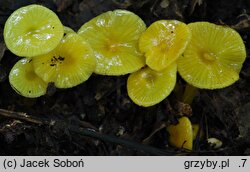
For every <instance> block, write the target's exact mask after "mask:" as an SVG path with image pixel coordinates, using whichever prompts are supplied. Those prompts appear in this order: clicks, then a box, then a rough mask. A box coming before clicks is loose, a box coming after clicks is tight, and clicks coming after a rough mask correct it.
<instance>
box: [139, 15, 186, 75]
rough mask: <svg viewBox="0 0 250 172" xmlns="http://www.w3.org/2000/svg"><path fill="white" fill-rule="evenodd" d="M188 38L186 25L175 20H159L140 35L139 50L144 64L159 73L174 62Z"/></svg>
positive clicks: (183, 48)
mask: <svg viewBox="0 0 250 172" xmlns="http://www.w3.org/2000/svg"><path fill="white" fill-rule="evenodd" d="M190 38H191V32H190V30H189V28H188V27H187V25H186V24H184V23H182V22H180V21H177V20H159V21H156V22H154V23H153V24H151V25H150V26H149V27H148V28H147V30H146V31H145V32H144V33H143V34H142V36H141V37H140V40H139V48H140V50H141V52H143V53H145V56H146V64H147V65H148V66H149V67H150V68H151V69H153V70H156V71H160V70H163V69H164V68H166V67H167V66H168V65H170V64H171V63H173V62H174V61H176V59H177V58H178V57H179V56H180V55H181V54H182V53H183V51H184V50H185V48H186V46H187V44H188V42H189V40H190Z"/></svg>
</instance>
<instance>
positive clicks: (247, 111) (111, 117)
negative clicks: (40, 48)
mask: <svg viewBox="0 0 250 172" xmlns="http://www.w3.org/2000/svg"><path fill="white" fill-rule="evenodd" d="M33 3H36V4H42V5H44V6H46V7H48V8H50V9H52V10H53V11H55V12H56V13H57V14H58V16H59V18H60V19H61V21H62V23H63V24H64V25H66V26H69V27H71V28H73V29H74V30H75V31H77V29H79V28H80V26H81V25H82V24H83V23H84V22H86V21H88V20H90V19H91V18H93V17H95V16H97V15H98V14H101V13H102V12H105V11H108V10H114V9H117V8H120V9H127V10H130V11H133V12H135V13H136V14H138V15H139V16H140V17H141V18H142V19H143V20H144V21H145V22H146V24H147V25H149V24H150V23H152V22H154V21H156V20H159V19H177V20H181V21H184V22H186V23H189V22H193V21H209V22H213V23H217V24H221V25H228V26H230V27H232V28H234V29H236V30H237V31H238V32H239V33H240V34H241V36H242V38H243V40H244V41H245V45H246V48H247V51H248V52H249V45H250V37H249V36H250V32H249V31H250V16H248V14H250V1H249V0H230V1H229V0H190V1H189V0H140V1H135V0H105V1H104V0H53V1H52V0H51V1H48V0H30V1H28V0H22V1H20V0H5V1H0V147H1V149H0V155H250V82H249V81H250V59H249V56H247V59H246V61H245V63H244V66H243V69H242V71H241V74H240V80H239V81H237V82H236V83H235V84H233V85H232V86H230V87H227V88H225V89H220V90H214V91H208V90H199V94H198V95H197V96H196V97H195V99H194V101H193V103H192V105H191V108H192V112H191V111H190V109H189V111H188V113H187V115H189V116H191V117H190V119H191V120H192V122H195V123H199V124H200V125H201V127H202V130H203V132H204V137H203V138H197V139H196V140H195V142H194V143H195V145H194V150H193V151H192V152H189V151H186V150H180V149H175V148H173V147H171V146H169V145H168V141H167V140H168V133H167V131H166V130H165V125H168V124H170V123H174V122H176V119H177V117H178V116H179V115H181V114H182V113H184V112H183V111H184V110H185V108H183V107H187V106H188V105H184V104H182V103H181V102H179V101H178V99H177V98H176V94H175V93H174V92H173V93H172V94H171V95H170V96H169V97H168V98H167V99H166V100H164V101H163V102H161V103H160V104H158V105H156V106H153V107H150V108H142V107H139V106H137V105H135V104H134V103H133V102H132V101H131V100H130V99H129V97H128V95H127V90H126V80H127V77H128V76H121V77H107V76H98V75H92V76H91V78H90V79H89V80H88V81H86V82H85V83H83V84H81V85H79V86H77V87H74V88H71V89H67V90H59V89H57V90H56V89H55V88H54V87H53V85H50V86H49V88H48V93H47V95H46V96H43V97H40V98H37V99H27V98H24V97H22V96H20V95H18V94H17V93H16V92H15V91H14V90H13V89H12V88H11V86H10V84H9V81H8V73H9V71H10V69H11V68H12V66H13V65H14V64H15V62H16V61H17V60H18V59H19V58H18V57H17V56H15V55H13V54H12V53H11V52H10V51H8V50H6V48H5V46H4V41H3V34H2V32H3V27H4V23H5V21H6V19H7V18H8V16H9V15H10V14H11V13H12V12H13V11H14V10H16V9H18V8H19V7H22V6H25V5H28V4H33ZM178 84H179V85H180V86H181V87H183V86H185V82H184V81H183V80H181V78H180V77H179V76H178ZM209 137H215V138H217V139H219V140H221V141H222V142H223V146H222V147H221V148H220V149H213V148H212V147H211V146H209V145H208V144H207V142H206V138H209Z"/></svg>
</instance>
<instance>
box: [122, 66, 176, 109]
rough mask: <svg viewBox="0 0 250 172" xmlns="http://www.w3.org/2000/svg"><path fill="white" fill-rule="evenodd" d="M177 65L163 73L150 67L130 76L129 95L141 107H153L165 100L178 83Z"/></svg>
mask: <svg viewBox="0 0 250 172" xmlns="http://www.w3.org/2000/svg"><path fill="white" fill-rule="evenodd" d="M176 72H177V66H176V63H173V64H171V65H170V66H168V67H167V68H166V69H164V70H162V71H159V72H157V71H154V70H152V69H150V68H149V67H146V68H143V69H140V70H139V71H137V72H135V73H132V74H130V76H129V77H128V81H127V90H128V95H129V97H130V98H131V99H132V101H133V102H134V103H135V104H137V105H139V106H144V107H148V106H153V105H155V104H157V103H159V102H161V101H162V100H163V99H165V98H166V97H167V96H168V95H169V94H170V93H171V91H172V90H173V89H174V86H175V83H176Z"/></svg>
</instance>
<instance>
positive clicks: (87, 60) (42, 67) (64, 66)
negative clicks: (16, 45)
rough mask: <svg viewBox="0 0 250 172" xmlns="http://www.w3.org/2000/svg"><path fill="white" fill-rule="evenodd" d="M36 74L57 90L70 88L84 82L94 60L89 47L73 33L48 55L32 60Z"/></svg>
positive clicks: (93, 67)
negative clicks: (52, 84) (53, 84)
mask: <svg viewBox="0 0 250 172" xmlns="http://www.w3.org/2000/svg"><path fill="white" fill-rule="evenodd" d="M33 64H34V69H35V72H36V74H37V75H38V76H39V77H41V78H42V79H43V80H44V81H45V82H54V83H55V86H56V87H57V88H70V87H74V86H76V85H78V84H80V83H82V82H84V81H86V80H87V79H88V78H89V77H90V75H91V74H92V73H93V71H94V69H95V65H96V60H95V57H94V54H93V51H92V49H91V47H90V46H89V45H88V44H87V43H86V42H84V40H83V39H82V37H80V36H79V35H77V34H75V33H69V34H67V35H66V36H65V37H64V39H63V40H62V41H61V43H60V44H59V45H58V46H57V47H56V48H55V49H54V50H53V51H51V52H49V53H48V54H44V55H41V56H36V57H34V58H33Z"/></svg>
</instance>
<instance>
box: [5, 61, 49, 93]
mask: <svg viewBox="0 0 250 172" xmlns="http://www.w3.org/2000/svg"><path fill="white" fill-rule="evenodd" d="M9 81H10V84H11V86H12V88H13V89H14V90H15V91H16V92H17V93H18V94H20V95H22V96H24V97H29V98H35V97H40V96H42V95H44V94H45V93H46V89H47V84H46V83H45V82H44V81H43V80H42V79H41V78H39V77H38V76H37V75H36V74H35V72H34V68H33V64H32V60H31V59H28V58H24V59H21V60H19V61H18V62H17V63H16V64H15V65H14V66H13V68H12V69H11V72H10V74H9Z"/></svg>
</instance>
